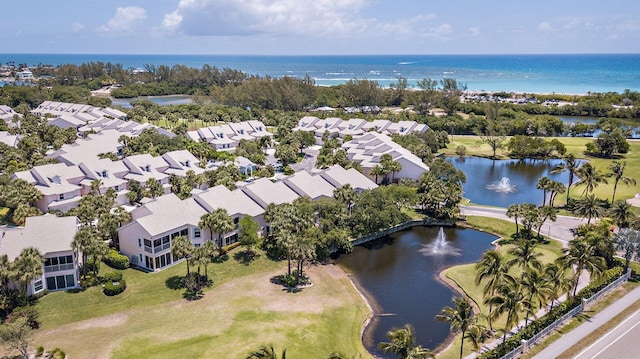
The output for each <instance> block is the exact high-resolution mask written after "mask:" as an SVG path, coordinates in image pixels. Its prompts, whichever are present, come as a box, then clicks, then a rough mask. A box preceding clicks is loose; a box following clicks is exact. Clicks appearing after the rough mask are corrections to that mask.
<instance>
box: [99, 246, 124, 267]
mask: <svg viewBox="0 0 640 359" xmlns="http://www.w3.org/2000/svg"><path fill="white" fill-rule="evenodd" d="M104 262H105V263H106V264H107V265H108V266H109V267H111V268H114V269H127V268H129V265H130V264H129V258H128V257H127V256H125V255H122V254H120V253H118V251H116V250H115V249H112V250H110V251H109V254H107V256H106V257H104Z"/></svg>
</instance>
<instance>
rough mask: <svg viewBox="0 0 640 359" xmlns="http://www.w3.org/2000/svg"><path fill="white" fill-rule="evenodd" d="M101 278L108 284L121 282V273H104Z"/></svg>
mask: <svg viewBox="0 0 640 359" xmlns="http://www.w3.org/2000/svg"><path fill="white" fill-rule="evenodd" d="M102 278H103V279H104V282H105V283H108V282H119V281H121V280H122V273H120V272H108V273H105V274H104V275H103V276H102Z"/></svg>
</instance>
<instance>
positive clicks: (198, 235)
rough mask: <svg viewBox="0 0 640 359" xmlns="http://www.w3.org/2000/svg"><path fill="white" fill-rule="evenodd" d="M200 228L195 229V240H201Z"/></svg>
mask: <svg viewBox="0 0 640 359" xmlns="http://www.w3.org/2000/svg"><path fill="white" fill-rule="evenodd" d="M200 235H201V234H200V228H194V229H193V238H200Z"/></svg>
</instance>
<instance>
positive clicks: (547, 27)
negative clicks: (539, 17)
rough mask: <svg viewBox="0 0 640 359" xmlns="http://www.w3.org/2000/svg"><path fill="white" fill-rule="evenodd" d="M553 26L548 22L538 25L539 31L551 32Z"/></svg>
mask: <svg viewBox="0 0 640 359" xmlns="http://www.w3.org/2000/svg"><path fill="white" fill-rule="evenodd" d="M551 29H552V28H551V24H549V23H548V22H546V21H543V22H541V23H540V24H538V30H545V31H546V30H551Z"/></svg>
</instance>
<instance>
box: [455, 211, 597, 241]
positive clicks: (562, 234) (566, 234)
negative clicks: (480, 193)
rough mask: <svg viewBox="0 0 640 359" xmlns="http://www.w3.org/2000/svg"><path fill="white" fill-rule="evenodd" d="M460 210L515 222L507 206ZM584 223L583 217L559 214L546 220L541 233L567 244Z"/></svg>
mask: <svg viewBox="0 0 640 359" xmlns="http://www.w3.org/2000/svg"><path fill="white" fill-rule="evenodd" d="M460 212H461V213H462V214H463V215H466V216H481V217H490V218H496V219H504V220H506V221H510V222H513V218H509V217H507V210H506V209H505V208H495V207H479V206H460ZM584 223H586V221H585V220H584V219H582V218H576V217H569V216H558V219H557V220H556V221H555V222H552V221H550V220H547V221H545V222H544V224H543V225H542V230H541V231H540V233H541V234H544V235H546V236H547V237H550V238H553V239H555V240H557V241H560V242H562V243H563V245H566V244H567V243H568V242H569V241H570V240H572V239H573V232H572V229H573V228H576V227H578V226H579V225H581V224H584Z"/></svg>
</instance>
